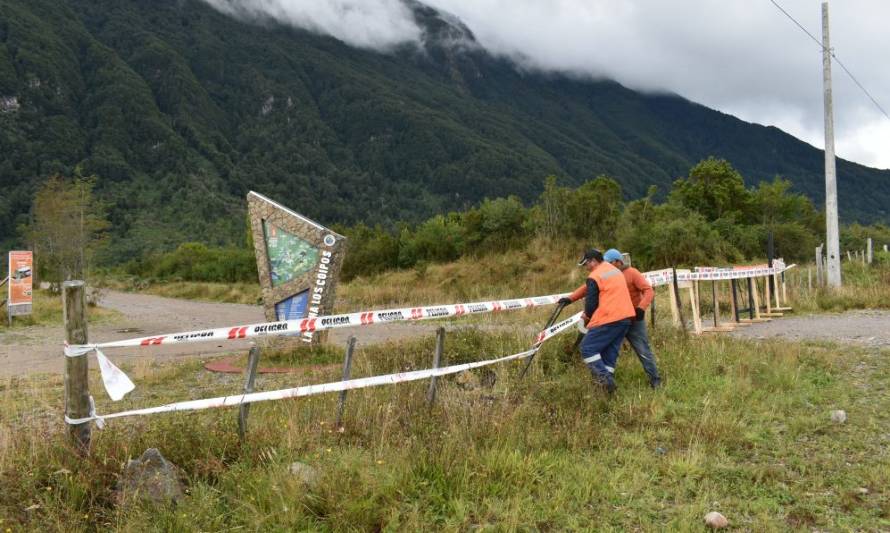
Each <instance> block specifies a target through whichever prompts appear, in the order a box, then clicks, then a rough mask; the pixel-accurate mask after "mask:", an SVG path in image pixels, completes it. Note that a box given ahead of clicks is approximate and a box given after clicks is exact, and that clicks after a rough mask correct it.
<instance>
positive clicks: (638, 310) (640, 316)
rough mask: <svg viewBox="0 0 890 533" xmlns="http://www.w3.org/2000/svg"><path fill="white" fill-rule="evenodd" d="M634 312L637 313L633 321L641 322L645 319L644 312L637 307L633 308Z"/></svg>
mask: <svg viewBox="0 0 890 533" xmlns="http://www.w3.org/2000/svg"><path fill="white" fill-rule="evenodd" d="M634 311H636V312H637V316H636V317H634V320H636V321H637V322H641V321H642V320H643V318H645V316H646V310H645V309H641V308H639V307H635V308H634Z"/></svg>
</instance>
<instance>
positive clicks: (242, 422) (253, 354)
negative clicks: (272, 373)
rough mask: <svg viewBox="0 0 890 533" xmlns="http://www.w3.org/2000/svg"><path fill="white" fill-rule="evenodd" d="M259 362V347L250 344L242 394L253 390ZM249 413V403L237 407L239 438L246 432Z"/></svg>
mask: <svg viewBox="0 0 890 533" xmlns="http://www.w3.org/2000/svg"><path fill="white" fill-rule="evenodd" d="M259 364H260V347H259V346H256V345H254V346H251V348H250V352H248V354H247V368H246V369H245V372H246V373H247V377H246V378H245V380H244V394H250V393H251V392H253V384H254V383H255V382H256V373H257V366H259ZM249 414H250V404H249V403H242V404H241V405H240V406H239V409H238V437H240V438H241V439H243V438H244V436H245V435H246V434H247V416H248V415H249Z"/></svg>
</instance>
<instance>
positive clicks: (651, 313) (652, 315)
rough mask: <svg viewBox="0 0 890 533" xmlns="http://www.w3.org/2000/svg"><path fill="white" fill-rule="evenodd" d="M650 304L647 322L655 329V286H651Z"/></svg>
mask: <svg viewBox="0 0 890 533" xmlns="http://www.w3.org/2000/svg"><path fill="white" fill-rule="evenodd" d="M652 294H653V296H652V305H650V306H649V324H651V328H652V329H655V288H654V287H653V288H652Z"/></svg>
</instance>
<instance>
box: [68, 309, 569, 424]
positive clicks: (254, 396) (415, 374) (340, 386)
mask: <svg viewBox="0 0 890 533" xmlns="http://www.w3.org/2000/svg"><path fill="white" fill-rule="evenodd" d="M580 318H581V313H578V314H577V315H575V316H573V317H572V318H570V319H567V320H563V321H562V322H560V323H559V324H557V325H555V326H553V327H551V328H548V329H547V330H546V331H545V332H541V333H540V334H539V335H538V338H539V340H538V341H537V342H536V345H535V347H534V348H531V349H530V350H526V351H524V352H519V353H515V354H512V355H507V356H503V357H497V358H494V359H488V360H485V361H476V362H473V363H464V364H460V365H452V366H446V367H441V368H428V369H426V370H414V371H411V372H398V373H396V374H385V375H382V376H372V377H367V378H358V379H350V380H347V381H335V382H332V383H323V384H319V385H304V386H302V387H294V388H289V389H279V390H273V391H265V392H253V393H249V394H233V395H231V396H218V397H216V398H206V399H203V400H189V401H184V402H176V403H170V404H166V405H161V406H157V407H148V408H144V409H133V410H130V411H121V412H118V413H112V414H107V415H98V414H96V412H95V406H94V405H93V404H92V403H91V412H90V416H88V417H86V418H69V417H68V416H66V417H65V422H67V423H68V424H84V423H86V422H90V421H96V422H97V425H98V426H99V427H100V428H101V427H103V426H104V422H105V420H107V419H110V418H121V417H125V416H144V415H153V414H159V413H170V412H181V411H198V410H202V409H212V408H216V407H230V406H234V405H242V404H246V403H257V402H265V401H269V400H283V399H286V398H297V397H300V396H312V395H314V394H324V393H327V392H339V391H345V390H354V389H365V388H368V387H379V386H381V385H394V384H396V383H406V382H408V381H417V380H421V379H427V378H431V377H433V376H447V375H449V374H456V373H458V372H463V371H465V370H472V369H474V368H480V367H483V366H488V365H494V364H497V363H504V362H506V361H512V360H515V359H520V358H523V357H528V356H531V355H533V354H534V353H535V352H537V351H538V350H539V349H540V348H541V344H542V343H543V342H544V341H545V340H547V339H550V338H552V337H554V336H555V335H558V334H559V333H561V332H563V331H565V330H567V329H569V328H571V327H572V325H573V324H574V323H575V322H577V321H578V320H580ZM545 333H546V335H545ZM91 400H92V398H91Z"/></svg>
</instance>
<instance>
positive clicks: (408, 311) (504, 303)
mask: <svg viewBox="0 0 890 533" xmlns="http://www.w3.org/2000/svg"><path fill="white" fill-rule="evenodd" d="M563 296H567V295H566V294H552V295H548V296H534V297H531V298H516V299H511V300H495V301H489V302H473V303H459V304H447V305H431V306H427V307H405V308H401V309H384V310H381V311H360V312H357V313H347V314H342V315H329V316H320V317H315V318H303V319H299V320H282V321H278V322H261V323H257V324H245V325H241V326H232V327H226V328H214V329H204V330H197V331H184V332H180V333H167V334H163V335H153V336H151V337H138V338H133V339H125V340H119V341H112V342H103V343H99V344H89V345H82V346H77V347H78V348H86V349H88V350H87V351H89V349H95V348H126V347H145V346H158V345H167V344H181V343H188V342H204V341H211V340H214V341H220V340H223V341H225V340H238V339H247V338H251V337H263V336H276V335H293V334H299V333H305V332H315V331H324V330H329V329H338V328H350V327H361V326H371V325H375V324H384V323H390V322H403V321H414V320H431V319H440V318H448V317H459V316H464V315H475V314H480V313H493V312H498V311H512V310H517V309H530V308H533V307H540V306H542V305H552V304H555V303H556V302H557V301H559V299H560V298H562V297H563ZM84 353H86V352H84Z"/></svg>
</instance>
